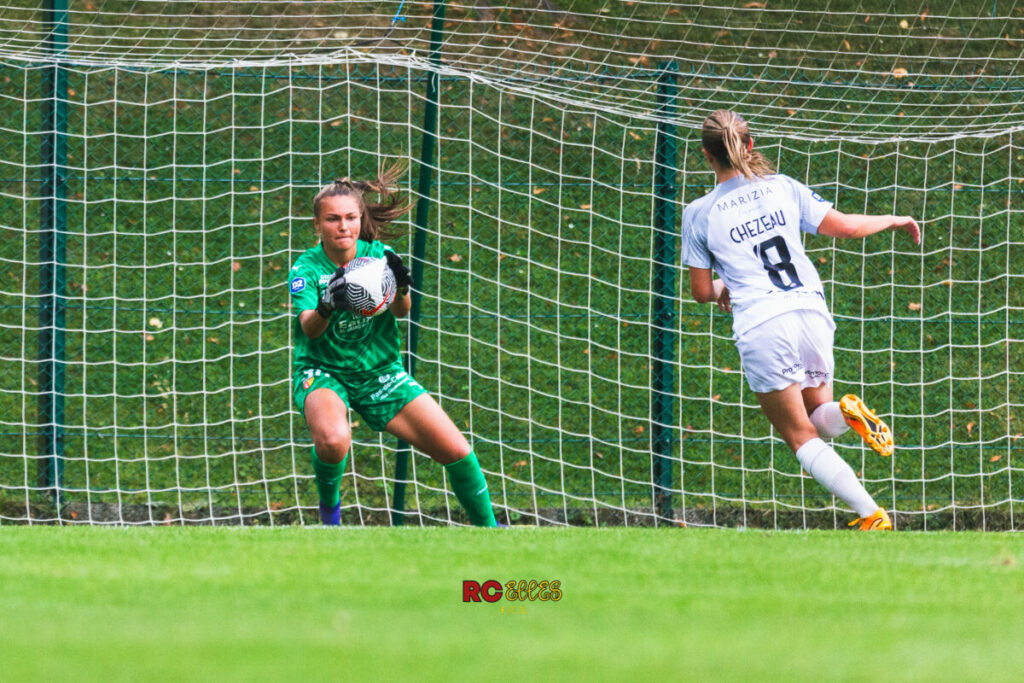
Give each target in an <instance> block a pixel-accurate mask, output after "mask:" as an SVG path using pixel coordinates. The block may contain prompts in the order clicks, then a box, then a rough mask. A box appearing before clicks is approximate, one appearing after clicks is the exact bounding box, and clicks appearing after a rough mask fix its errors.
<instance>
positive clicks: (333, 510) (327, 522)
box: [320, 501, 341, 526]
mask: <svg viewBox="0 0 1024 683" xmlns="http://www.w3.org/2000/svg"><path fill="white" fill-rule="evenodd" d="M320 523H321V524H323V525H324V526H341V501H338V504H337V505H335V506H334V507H331V506H330V505H324V504H323V503H320Z"/></svg>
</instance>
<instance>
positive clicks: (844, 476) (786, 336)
mask: <svg viewBox="0 0 1024 683" xmlns="http://www.w3.org/2000/svg"><path fill="white" fill-rule="evenodd" d="M701 142H702V145H703V152H704V156H705V157H706V158H707V160H708V163H709V164H710V165H711V168H712V170H713V171H714V172H715V176H716V179H717V182H718V184H717V185H716V186H715V189H713V190H712V191H711V192H710V193H708V194H707V195H705V196H703V197H701V198H700V199H698V200H696V201H695V202H693V203H691V204H690V205H688V206H687V207H686V209H685V211H684V212H683V227H682V231H683V262H684V263H685V264H686V265H687V266H689V271H690V293H691V294H692V295H693V298H694V299H695V300H697V301H701V302H717V303H718V306H719V308H720V309H722V310H724V311H730V310H731V311H732V314H733V335H734V337H735V339H736V347H737V349H738V350H739V352H740V358H741V359H742V361H743V370H744V373H745V374H746V377H747V383H748V384H749V385H750V388H751V389H752V390H753V391H754V393H755V394H756V395H757V400H758V402H759V403H760V405H761V409H762V410H763V411H764V414H765V416H766V417H767V418H768V420H769V421H770V422H771V423H772V425H773V426H774V427H775V429H776V430H777V431H778V433H779V434H780V435H781V436H782V438H783V439H784V440H785V442H786V445H788V446H789V447H790V448H791V449H793V452H794V453H796V457H797V459H798V460H799V461H800V464H801V466H803V468H804V469H805V470H806V471H807V472H809V473H810V474H811V476H813V477H814V478H815V480H817V481H818V482H819V483H820V484H821V485H822V486H824V487H825V488H827V489H828V490H829V491H831V492H832V494H833V495H835V496H836V497H837V498H839V499H840V500H842V501H844V502H845V503H846V504H847V505H849V506H850V507H851V508H853V509H854V510H855V511H856V512H857V515H858V519H856V520H854V521H853V522H851V523H850V526H854V525H856V526H858V527H859V528H860V529H861V530H864V531H875V530H891V529H892V521H891V520H890V518H889V515H888V514H887V513H886V511H885V510H884V509H882V508H881V507H879V506H878V504H877V503H875V501H874V499H873V498H872V497H871V494H869V493H868V492H867V491H866V490H865V489H864V486H863V485H862V484H861V483H860V481H859V480H858V479H857V475H856V474H854V471H853V469H852V468H851V467H850V466H849V465H848V464H847V463H846V461H845V460H843V459H842V458H841V457H840V456H839V454H838V453H836V452H835V450H833V449H832V447H831V446H829V444H827V443H826V442H825V441H824V440H823V438H825V439H830V438H833V437H837V436H839V435H841V434H843V433H844V432H846V431H847V429H849V428H850V427H853V429H854V430H855V431H856V432H857V433H858V434H860V436H861V438H863V439H864V441H865V442H866V443H867V444H868V445H869V446H871V448H872V449H874V450H875V451H876V452H877V453H879V454H880V455H891V454H892V451H893V439H892V432H891V431H890V430H889V427H888V426H886V424H885V423H884V422H883V421H882V420H880V419H879V418H878V416H877V415H875V414H874V413H873V412H872V411H871V410H869V409H868V407H867V406H865V405H864V402H863V401H861V400H860V399H859V398H858V397H856V396H854V395H852V394H847V395H846V396H843V397H842V398H841V399H840V400H839V401H833V400H832V379H833V378H832V374H833V369H834V361H833V355H832V336H833V332H834V331H835V323H834V322H833V321H832V316H831V315H830V313H829V310H828V306H827V305H826V303H825V294H824V291H823V288H822V284H821V279H820V278H819V277H818V273H817V271H816V270H815V269H814V266H813V265H812V264H811V261H810V259H808V258H807V255H806V253H805V252H804V248H803V242H802V239H801V235H800V232H801V231H804V232H809V233H818V234H820V235H828V236H829V237H836V238H852V239H856V238H864V237H867V236H868V235H873V234H874V233H876V232H882V231H884V230H905V231H907V233H909V234H910V237H911V238H912V239H913V240H914V242H915V243H920V241H921V231H920V229H919V228H918V225H917V223H916V222H915V221H914V219H913V218H911V217H909V216H865V215H851V214H844V213H841V212H839V211H836V210H835V209H833V208H832V205H831V204H830V203H829V202H827V201H826V200H824V199H822V198H821V197H820V196H818V194H817V193H815V192H813V191H812V190H811V189H810V188H808V187H807V186H806V185H804V184H802V183H800V182H797V181H796V180H793V179H792V178H790V177H788V176H785V175H782V174H776V173H775V171H774V170H773V169H772V167H771V164H770V163H769V162H768V160H767V159H765V157H764V156H763V155H762V154H761V153H760V152H757V151H755V150H754V139H753V138H752V137H751V136H750V131H749V129H748V128H747V123H746V121H744V120H743V117H741V116H740V115H739V114H736V113H735V112H732V111H727V110H719V111H716V112H714V113H713V114H711V116H709V117H708V118H707V119H705V120H704V125H703V127H702V130H701ZM712 270H714V271H715V272H716V273H717V274H718V276H719V277H720V278H721V279H712V275H711V271H712Z"/></svg>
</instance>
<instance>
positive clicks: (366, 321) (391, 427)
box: [289, 165, 497, 527]
mask: <svg viewBox="0 0 1024 683" xmlns="http://www.w3.org/2000/svg"><path fill="white" fill-rule="evenodd" d="M401 173H402V167H401V166H399V165H395V166H392V167H391V168H389V169H387V170H386V171H383V172H381V173H380V174H379V175H378V177H377V178H376V179H375V180H372V181H366V182H364V181H353V180H349V179H348V178H343V179H341V180H336V181H334V182H333V183H331V184H329V185H327V186H325V187H323V188H321V190H320V191H319V192H318V193H317V195H316V197H315V198H314V199H313V223H314V225H315V226H316V231H317V235H318V236H319V237H320V243H319V244H318V245H316V246H315V247H313V248H312V249H307V250H306V251H305V252H303V254H302V255H301V256H299V258H298V259H297V260H296V261H295V264H294V265H293V266H292V269H291V272H290V273H289V288H290V290H291V298H292V307H293V309H294V311H295V323H294V325H295V329H294V338H295V354H294V359H293V377H292V382H293V396H294V398H295V405H296V406H298V408H299V410H300V411H302V414H303V415H304V416H305V418H306V424H307V425H308V426H309V433H310V435H311V437H312V439H313V453H312V460H313V471H314V473H315V474H316V486H317V491H318V493H319V496H320V521H321V522H323V523H324V524H326V525H331V526H336V525H338V524H340V523H341V496H340V491H339V484H340V482H341V475H342V473H343V472H344V469H345V461H346V459H347V458H348V452H349V448H350V446H351V445H352V432H351V428H350V423H351V418H350V414H351V411H353V410H355V411H357V412H358V413H359V414H360V415H362V416H363V419H364V420H365V421H366V424H368V425H369V426H370V427H371V428H373V429H375V430H377V431H386V432H388V433H390V434H393V435H394V436H396V437H398V438H399V439H401V440H403V441H405V442H406V443H409V444H411V445H412V446H413V447H414V448H417V449H418V450H420V451H422V452H424V453H426V454H427V455H429V456H430V457H431V458H433V459H434V460H436V461H437V462H439V463H441V464H442V465H443V466H444V468H445V471H446V472H447V473H448V478H449V481H450V482H451V486H452V489H453V490H454V492H455V495H456V497H457V498H458V499H459V502H460V503H462V506H463V507H464V508H465V510H466V513H467V515H468V516H469V519H470V521H471V522H472V523H473V524H475V525H476V526H489V527H493V526H497V525H496V524H495V520H494V512H493V510H492V509H491V499H490V495H489V494H488V492H487V482H486V481H485V480H484V476H483V473H482V472H481V471H480V464H479V462H478V461H477V458H476V455H475V454H474V453H473V450H472V448H471V447H470V445H469V443H468V442H467V441H466V438H465V437H464V436H463V435H462V433H461V432H460V431H459V430H458V428H457V427H456V426H455V424H454V423H453V422H452V420H451V418H449V417H448V415H447V414H446V413H445V412H444V410H443V409H442V408H441V406H440V405H438V403H437V402H436V401H435V400H434V399H433V398H432V397H431V396H430V395H429V394H428V393H427V392H426V390H425V389H424V388H423V387H422V386H420V384H419V383H418V382H417V381H416V380H415V379H413V378H412V377H411V376H409V374H408V373H406V371H405V368H404V367H403V365H402V361H401V355H400V348H401V343H400V340H399V336H398V322H397V318H400V317H403V316H405V315H407V314H408V313H409V309H410V308H411V305H412V300H411V297H410V294H409V287H410V286H411V285H412V277H411V276H410V274H409V269H408V268H407V267H406V266H405V265H404V264H403V263H402V259H401V257H399V256H398V254H396V253H395V252H394V251H392V249H391V248H390V247H388V246H386V245H384V244H383V243H382V242H380V241H379V238H381V237H387V236H388V235H387V234H386V233H385V232H384V228H385V227H386V226H387V225H388V223H390V222H391V221H392V220H394V219H396V218H398V217H399V216H402V215H403V214H405V213H406V212H408V211H409V209H411V208H412V205H411V204H402V203H401V198H400V197H398V196H397V195H396V194H395V192H394V189H393V188H394V184H395V181H396V180H397V178H398V177H399V176H400V175H401ZM366 194H376V195H377V196H378V197H379V202H378V203H376V204H371V203H368V202H367V201H366V200H365V199H364V195H366ZM360 256H371V257H376V258H385V259H387V262H388V266H389V267H390V268H391V270H392V272H393V273H394V275H395V282H396V284H397V286H398V293H397V295H396V296H395V300H394V301H393V302H392V303H391V305H390V306H389V308H388V310H387V311H385V312H384V313H381V314H379V315H376V316H374V317H369V318H367V317H362V316H360V315H357V314H355V313H353V312H351V311H349V310H346V308H345V291H344V290H345V278H344V266H345V264H346V263H348V262H349V261H350V260H352V259H353V258H356V257H360Z"/></svg>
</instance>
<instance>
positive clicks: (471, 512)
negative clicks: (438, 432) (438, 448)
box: [444, 451, 498, 526]
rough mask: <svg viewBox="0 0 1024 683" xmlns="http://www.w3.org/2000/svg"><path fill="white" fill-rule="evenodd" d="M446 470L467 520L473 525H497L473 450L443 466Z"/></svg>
mask: <svg viewBox="0 0 1024 683" xmlns="http://www.w3.org/2000/svg"><path fill="white" fill-rule="evenodd" d="M444 469H445V470H446V471H447V472H448V481H450V482H451V485H452V491H454V492H455V497H456V498H458V499H459V502H460V503H462V507H463V508H465V510H466V514H467V515H468V516H469V521H470V522H472V523H473V525H474V526H498V525H497V523H496V522H495V520H494V510H492V509H491V495H490V494H489V493H488V492H487V482H486V481H485V480H484V473H483V472H481V471H480V462H479V461H478V460H477V459H476V454H475V453H474V452H473V451H470V452H469V455H467V456H466V457H465V458H463V459H462V460H456V461H455V462H452V463H448V464H447V465H445V466H444Z"/></svg>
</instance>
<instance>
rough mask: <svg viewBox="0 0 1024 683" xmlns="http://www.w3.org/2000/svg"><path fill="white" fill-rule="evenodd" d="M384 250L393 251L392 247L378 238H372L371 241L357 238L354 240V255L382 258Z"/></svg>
mask: <svg viewBox="0 0 1024 683" xmlns="http://www.w3.org/2000/svg"><path fill="white" fill-rule="evenodd" d="M385 251H393V249H392V248H391V247H390V246H388V245H387V244H384V243H383V242H381V241H380V240H373V241H372V242H368V241H366V240H358V241H357V242H356V256H370V257H373V258H383V257H384V252H385Z"/></svg>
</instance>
